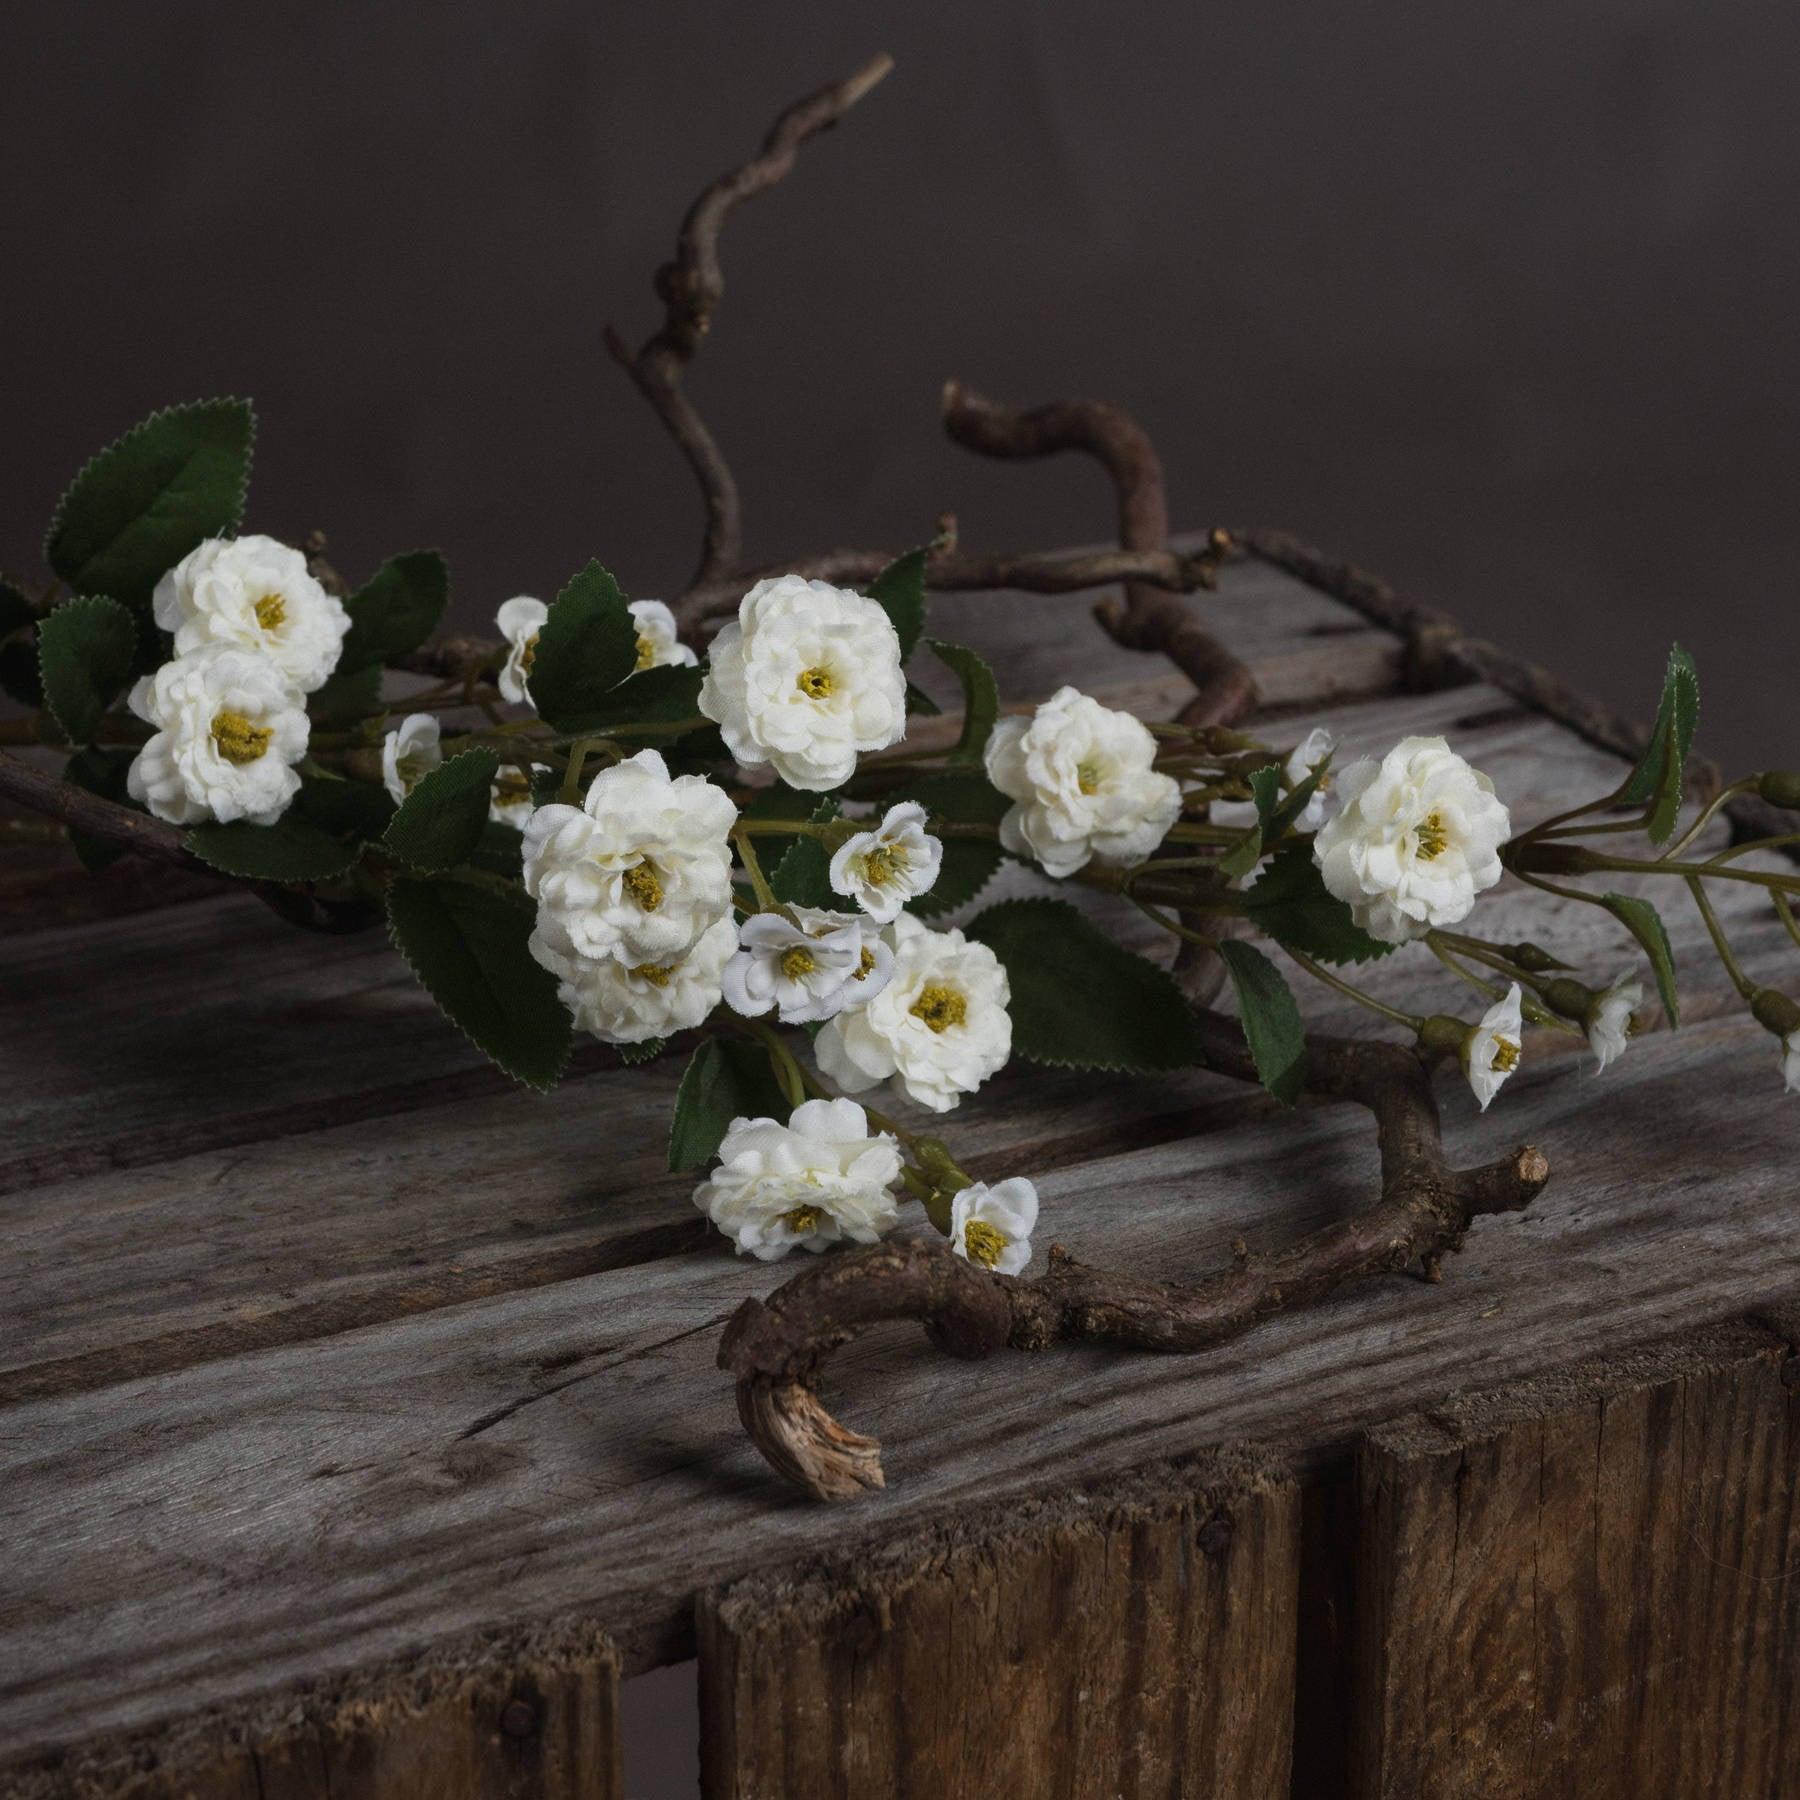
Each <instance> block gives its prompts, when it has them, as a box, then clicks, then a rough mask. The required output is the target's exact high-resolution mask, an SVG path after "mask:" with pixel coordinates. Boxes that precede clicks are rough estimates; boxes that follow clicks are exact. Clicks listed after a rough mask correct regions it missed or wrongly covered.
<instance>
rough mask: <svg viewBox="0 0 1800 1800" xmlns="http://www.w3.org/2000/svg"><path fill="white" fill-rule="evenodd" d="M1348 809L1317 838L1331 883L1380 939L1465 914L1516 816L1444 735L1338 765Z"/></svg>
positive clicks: (1391, 940)
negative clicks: (1512, 816) (1341, 767)
mask: <svg viewBox="0 0 1800 1800" xmlns="http://www.w3.org/2000/svg"><path fill="white" fill-rule="evenodd" d="M1337 790H1338V794H1339V797H1340V799H1341V801H1342V803H1343V804H1342V809H1341V810H1340V811H1339V812H1338V814H1337V816H1336V817H1335V818H1333V819H1330V820H1328V821H1327V822H1326V823H1325V824H1324V825H1323V826H1322V827H1321V828H1320V830H1319V832H1318V835H1317V836H1316V837H1314V839H1313V856H1314V858H1315V860H1316V861H1317V862H1318V865H1319V872H1320V874H1321V875H1322V876H1323V877H1324V881H1325V885H1326V887H1327V888H1329V889H1330V890H1331V892H1332V893H1333V894H1335V895H1336V896H1337V897H1338V899H1340V900H1342V901H1343V902H1344V903H1345V904H1346V905H1347V906H1348V907H1349V908H1350V911H1351V913H1352V914H1353V915H1354V917H1355V919H1356V922H1357V924H1358V925H1360V926H1361V927H1362V928H1363V930H1365V931H1366V932H1368V934H1369V935H1370V936H1371V937H1373V938H1378V939H1379V940H1380V941H1381V942H1382V943H1384V944H1403V943H1405V942H1407V941H1408V940H1409V939H1411V938H1420V937H1423V936H1424V935H1425V933H1426V932H1427V931H1429V930H1431V929H1432V928H1433V927H1434V926H1444V925H1454V924H1456V923H1457V922H1458V921H1459V920H1461V919H1464V918H1467V917H1468V914H1469V911H1470V909H1471V908H1472V907H1473V906H1474V904H1475V896H1476V895H1477V894H1479V893H1481V892H1482V891H1483V889H1485V888H1490V887H1492V886H1493V885H1494V883H1495V882H1497V881H1498V880H1499V879H1500V876H1501V873H1502V871H1501V866H1500V846H1501V845H1502V844H1504V843H1505V842H1506V840H1507V838H1508V836H1509V835H1510V834H1511V831H1512V821H1511V819H1510V817H1509V816H1508V814H1507V810H1506V808H1505V806H1504V805H1503V804H1502V803H1501V802H1500V801H1499V800H1498V799H1497V798H1496V797H1495V795H1494V784H1493V783H1492V782H1491V781H1489V780H1488V778H1487V777H1486V776H1485V775H1483V774H1480V773H1479V772H1478V771H1476V770H1475V769H1472V768H1470V766H1469V765H1468V764H1467V763H1466V762H1464V761H1463V759H1462V758H1461V757H1460V756H1458V755H1457V754H1456V753H1455V751H1453V750H1452V749H1451V748H1450V746H1449V745H1448V744H1446V743H1445V742H1444V740H1443V739H1442V738H1441V737H1409V738H1402V739H1401V741H1400V742H1399V743H1398V744H1396V745H1395V746H1394V748H1393V749H1392V750H1390V751H1389V752H1388V753H1387V755H1386V756H1385V757H1383V758H1382V760H1381V761H1380V762H1379V763H1377V762H1375V761H1374V760H1373V759H1372V758H1364V759H1363V760H1362V761H1360V762H1355V763H1352V764H1351V765H1350V766H1349V767H1348V768H1347V769H1344V770H1342V771H1340V772H1339V775H1338V778H1337Z"/></svg>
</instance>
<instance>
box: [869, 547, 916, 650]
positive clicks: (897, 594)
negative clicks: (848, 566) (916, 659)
mask: <svg viewBox="0 0 1800 1800" xmlns="http://www.w3.org/2000/svg"><path fill="white" fill-rule="evenodd" d="M925 557H926V552H925V551H924V550H923V549H920V550H909V551H907V553H906V554H905V555H904V556H896V557H895V558H894V560H893V561H892V562H891V563H889V564H888V566H887V567H886V568H885V569H883V570H882V571H881V573H880V574H879V575H877V576H876V577H875V579H874V580H873V581H871V582H870V583H869V585H868V588H867V590H866V591H867V593H868V596H869V598H870V599H871V600H873V601H875V602H877V604H879V605H880V607H881V609H882V611H884V612H885V613H886V614H887V616H888V618H889V619H890V620H891V621H892V622H893V626H894V631H895V634H896V635H897V636H898V637H899V639H900V660H901V661H902V662H905V661H906V659H907V658H908V657H909V656H911V655H912V653H913V647H914V646H915V645H916V644H917V643H918V641H919V634H920V632H922V631H923V630H924V629H925Z"/></svg>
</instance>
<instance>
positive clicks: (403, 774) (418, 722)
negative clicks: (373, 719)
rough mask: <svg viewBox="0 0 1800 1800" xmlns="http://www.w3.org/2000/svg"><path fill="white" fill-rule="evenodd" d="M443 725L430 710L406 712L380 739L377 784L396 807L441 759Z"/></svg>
mask: <svg viewBox="0 0 1800 1800" xmlns="http://www.w3.org/2000/svg"><path fill="white" fill-rule="evenodd" d="M442 740H443V727H442V726H441V725H440V724H439V723H438V721H437V717H436V715H435V714H432V713H408V714H407V715H406V717H405V718H404V719H402V720H401V721H400V723H399V724H398V725H397V726H395V727H394V729H393V730H392V731H390V732H389V733H388V734H387V736H386V737H385V738H383V739H382V742H381V785H382V786H383V787H385V788H386V789H387V791H388V792H389V794H391V795H392V796H393V800H394V804H395V805H396V806H398V805H399V803H400V802H401V801H402V800H404V799H405V798H406V796H407V795H408V794H410V793H411V792H412V791H413V789H414V788H416V787H417V786H418V785H419V783H420V782H421V781H423V780H424V779H425V777H426V776H427V775H429V774H430V773H431V771H432V770H433V769H435V768H437V767H438V766H439V765H440V764H441V763H442V762H443V760H444V751H443V743H442Z"/></svg>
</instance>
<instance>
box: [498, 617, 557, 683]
mask: <svg viewBox="0 0 1800 1800" xmlns="http://www.w3.org/2000/svg"><path fill="white" fill-rule="evenodd" d="M549 616H550V609H549V607H547V606H546V605H545V604H544V603H543V601H541V600H534V599H532V597H531V596H530V595H529V594H517V595H515V596H514V597H513V598H512V599H511V600H508V601H507V602H506V604H505V605H504V606H502V607H501V608H500V610H499V611H498V612H497V613H495V614H494V623H495V624H496V625H498V626H499V627H500V635H501V636H502V637H503V638H505V639H506V643H507V652H506V662H505V664H504V666H503V667H502V668H501V670H500V674H499V677H498V681H499V686H500V696H501V698H502V699H504V700H510V701H511V702H512V703H513V704H514V705H515V706H523V705H528V704H529V703H530V700H531V690H530V687H529V686H528V679H529V677H530V675H531V659H532V658H533V657H534V656H536V655H537V641H538V633H539V632H540V631H542V630H543V629H544V621H545V620H546V619H547V618H549Z"/></svg>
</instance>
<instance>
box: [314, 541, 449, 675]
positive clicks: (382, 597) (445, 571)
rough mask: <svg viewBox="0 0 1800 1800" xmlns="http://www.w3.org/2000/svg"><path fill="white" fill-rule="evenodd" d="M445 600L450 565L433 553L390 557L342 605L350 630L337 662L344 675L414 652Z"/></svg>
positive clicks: (439, 616)
mask: <svg viewBox="0 0 1800 1800" xmlns="http://www.w3.org/2000/svg"><path fill="white" fill-rule="evenodd" d="M449 598H450V565H449V564H448V563H446V562H445V561H444V558H443V556H442V555H441V554H440V553H439V552H438V551H436V550H409V551H407V552H406V553H405V554H404V555H402V556H390V557H389V558H388V559H387V561H386V562H384V563H383V564H382V565H381V567H380V568H379V569H377V570H376V571H375V573H374V574H373V575H371V576H370V577H369V579H368V580H367V581H366V582H364V583H363V585H362V586H361V587H360V588H358V589H357V590H356V592H355V593H354V594H352V595H351V596H350V598H349V599H348V600H346V601H345V602H344V605H345V608H346V610H347V611H348V612H349V614H350V630H349V632H348V634H347V635H346V636H345V638H344V648H343V653H342V654H341V655H340V656H339V658H338V672H339V674H340V675H343V674H346V673H348V672H349V671H351V670H353V669H361V668H364V667H366V666H368V665H369V664H374V665H376V666H377V667H379V666H380V665H381V664H382V663H385V662H390V661H392V660H393V658H395V657H396V656H404V655H405V654H406V653H407V651H409V650H416V649H418V647H419V646H420V645H421V644H422V643H424V642H425V640H426V639H427V638H428V637H430V636H431V634H432V633H433V632H434V631H436V630H437V628H438V621H439V620H440V619H442V618H443V616H444V607H445V605H446V604H447V603H448V601H449Z"/></svg>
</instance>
